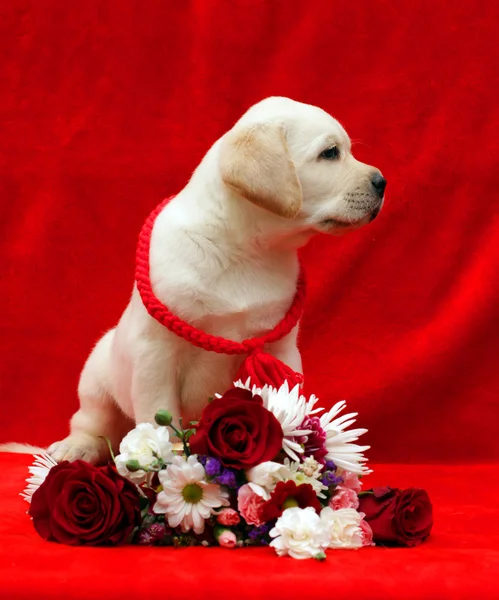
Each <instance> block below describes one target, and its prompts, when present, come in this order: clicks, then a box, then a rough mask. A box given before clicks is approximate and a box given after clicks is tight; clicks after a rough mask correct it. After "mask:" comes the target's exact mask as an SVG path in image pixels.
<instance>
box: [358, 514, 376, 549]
mask: <svg viewBox="0 0 499 600" xmlns="http://www.w3.org/2000/svg"><path fill="white" fill-rule="evenodd" d="M360 516H361V517H362V521H361V522H360V530H361V532H362V533H361V536H362V546H374V542H373V530H372V529H371V526H370V525H369V523H368V522H367V521H366V520H365V519H364V517H365V516H366V515H365V514H364V513H360Z"/></svg>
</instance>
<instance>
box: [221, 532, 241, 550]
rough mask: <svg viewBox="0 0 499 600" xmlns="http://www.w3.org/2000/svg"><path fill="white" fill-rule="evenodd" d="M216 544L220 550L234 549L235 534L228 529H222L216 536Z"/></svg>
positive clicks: (235, 542) (235, 543)
mask: <svg viewBox="0 0 499 600" xmlns="http://www.w3.org/2000/svg"><path fill="white" fill-rule="evenodd" d="M218 543H219V544H220V546H222V548H235V547H236V545H237V538H236V534H235V533H234V532H233V531H230V529H224V530H223V531H222V533H221V534H220V535H219V536H218Z"/></svg>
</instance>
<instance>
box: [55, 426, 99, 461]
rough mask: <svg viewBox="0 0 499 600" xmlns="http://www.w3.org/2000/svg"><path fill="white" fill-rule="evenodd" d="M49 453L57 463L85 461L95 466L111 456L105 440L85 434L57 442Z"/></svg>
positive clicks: (71, 436) (70, 436) (74, 435)
mask: <svg viewBox="0 0 499 600" xmlns="http://www.w3.org/2000/svg"><path fill="white" fill-rule="evenodd" d="M48 453H49V454H50V456H52V458H53V459H54V460H56V461H57V462H62V461H63V460H68V461H70V462H73V461H75V460H84V461H86V462H89V463H91V464H93V465H96V464H98V463H101V462H104V461H105V460H106V459H107V458H108V454H109V452H108V449H107V446H106V443H105V441H104V440H102V439H101V438H98V437H95V436H93V435H88V434H83V433H82V434H73V435H69V436H68V437H67V438H66V439H64V440H61V441H60V442H55V443H54V444H52V445H51V446H50V448H49V449H48Z"/></svg>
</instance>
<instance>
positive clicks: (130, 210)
mask: <svg viewBox="0 0 499 600" xmlns="http://www.w3.org/2000/svg"><path fill="white" fill-rule="evenodd" d="M496 7H497V3H496V2H493V1H491V2H477V1H476V0H460V1H456V2H453V3H450V2H449V3H435V2H433V1H430V0H428V1H414V2H413V1H411V2H409V1H407V2H392V1H388V0H386V1H385V0H378V1H376V2H373V1H368V0H365V1H360V0H357V1H356V2H347V1H344V2H332V1H331V0H324V1H314V2H312V1H310V0H307V1H305V0H304V1H292V0H288V1H287V2H277V1H271V0H269V1H267V2H264V1H263V0H260V1H257V0H255V1H253V2H249V1H246V2H245V1H243V0H237V1H233V2H221V1H219V2H216V1H206V0H198V1H191V2H168V1H162V2H160V1H152V0H149V1H148V2H139V1H131V0H129V1H124V2H123V1H119V2H118V1H114V0H106V1H100V2H99V1H95V0H87V1H85V2H81V3H78V2H76V3H75V2H71V3H67V2H62V1H59V2H50V1H41V2H35V1H32V2H28V1H21V0H19V1H16V2H12V1H5V0H4V2H2V4H1V6H0V12H1V15H0V16H1V19H0V26H1V32H0V52H1V56H2V60H1V73H0V81H1V82H2V84H1V87H2V91H1V94H0V110H1V114H0V123H1V124H0V126H1V128H2V131H1V132H0V144H1V148H2V150H1V154H0V177H1V179H0V182H1V183H0V185H1V190H0V203H1V207H0V208H1V210H0V215H1V218H0V252H1V260H2V272H1V276H0V299H1V300H0V302H1V317H0V318H1V323H0V327H1V345H0V384H1V390H0V399H1V400H0V401H1V408H2V416H1V419H0V441H9V440H16V441H26V442H31V443H39V444H48V443H49V442H52V441H54V440H55V439H58V438H60V437H61V436H64V435H65V434H66V429H67V421H68V419H69V417H70V416H71V414H72V413H73V411H74V410H75V409H76V406H77V398H76V393H75V388H76V384H77V379H78V375H79V371H80V369H81V367H82V365H83V362H84V360H85V358H86V355H87V354H88V352H89V350H90V348H91V346H92V344H93V343H94V342H95V341H96V339H97V338H98V337H99V336H100V335H101V333H102V332H104V330H105V329H106V328H108V327H110V326H112V325H113V324H114V323H115V322H116V321H117V319H118V318H119V316H120V313H121V311H122V310H123V309H124V307H125V305H126V302H127V300H128V297H129V294H130V291H131V287H132V281H133V269H134V264H133V263H134V250H135V242H136V237H137V233H138V231H139V228H140V226H141V224H142V222H143V220H144V219H145V217H146V216H147V215H148V213H149V212H150V211H151V209H152V208H153V207H154V206H155V205H156V204H157V203H158V202H159V201H160V200H161V199H162V198H163V197H165V196H167V195H169V194H172V193H175V192H176V191H178V190H179V189H181V187H183V185H184V184H185V182H186V181H187V179H188V177H189V175H190V173H191V172H192V170H193V169H194V167H195V166H196V165H197V163H198V162H199V160H200V159H201V157H202V156H203V154H204V153H205V152H206V151H207V149H208V148H209V146H210V145H211V144H212V143H213V142H214V141H215V140H216V139H217V138H218V137H219V136H220V135H221V134H222V133H224V132H225V131H226V130H227V129H228V128H229V127H230V126H231V125H232V124H233V122H234V121H235V120H236V119H237V118H238V117H239V116H240V115H241V114H242V113H243V112H244V111H245V110H246V108H248V107H249V106H250V105H251V104H253V103H254V102H257V101H258V100H260V99H262V98H264V97H266V96H269V95H286V96H290V97H292V98H294V99H297V100H301V101H304V102H309V103H315V104H318V105H320V106H321V107H323V108H324V109H326V110H327V111H329V112H331V113H332V114H333V115H334V116H336V117H337V118H338V119H339V120H340V121H341V122H342V123H343V124H344V125H345V126H346V128H347V130H348V131H349V133H350V135H351V137H352V138H353V139H354V140H355V141H356V144H355V146H354V149H355V153H356V155H357V157H358V158H359V159H361V160H364V161H366V162H369V163H371V164H374V165H376V166H378V167H380V168H381V169H382V171H383V173H384V174H385V176H386V177H387V179H388V182H389V184H388V190H387V192H388V193H387V202H386V205H385V209H384V211H383V212H382V213H381V215H380V217H379V218H378V220H377V221H376V222H375V223H374V224H372V225H371V226H369V227H368V228H364V229H362V230H360V231H359V232H356V233H353V234H351V235H349V236H347V237H345V238H342V239H336V238H327V237H321V238H317V239H315V240H314V241H313V242H312V243H311V244H310V245H309V246H308V247H307V248H306V250H305V252H304V262H305V265H306V267H307V270H308V273H309V280H310V294H309V299H308V303H307V312H306V316H305V319H304V321H303V334H302V337H301V348H302V352H303V355H304V365H305V374H306V378H307V387H308V390H309V391H312V392H315V393H316V394H318V395H319V396H320V397H321V399H322V400H323V402H324V403H325V404H328V405H330V404H331V403H332V402H333V401H335V400H338V399H341V398H345V399H347V400H348V403H349V407H350V408H352V409H355V410H358V411H359V412H360V413H361V418H360V422H361V423H362V425H365V426H367V427H369V429H370V433H369V442H370V443H371V444H372V445H373V450H372V453H371V457H372V459H373V460H375V461H385V462H386V461H402V462H403V461H405V462H425V461H429V462H436V461H440V462H444V463H445V462H449V461H456V462H457V461H489V460H493V459H497V458H498V455H499V436H497V417H498V407H497V401H498V391H499V385H498V382H499V369H498V368H497V357H498V355H499V348H498V333H499V330H498V329H499V327H498V322H499V321H498V300H497V297H498V291H499V290H498V287H499V276H498V273H497V271H498V258H499V252H498V247H499V242H498V240H499V226H498V222H499V219H498V210H499V208H498V206H499V205H498V202H497V186H498V184H497V168H496V169H494V165H495V163H496V161H497V152H498V143H497V139H498V137H499V131H498V127H497V126H498V103H497V97H496V94H497V79H496V73H497V58H498V57H497V50H496V49H497V34H496V32H495V31H494V26H495V25H496V24H497V20H498V18H499V15H498V11H497V8H496Z"/></svg>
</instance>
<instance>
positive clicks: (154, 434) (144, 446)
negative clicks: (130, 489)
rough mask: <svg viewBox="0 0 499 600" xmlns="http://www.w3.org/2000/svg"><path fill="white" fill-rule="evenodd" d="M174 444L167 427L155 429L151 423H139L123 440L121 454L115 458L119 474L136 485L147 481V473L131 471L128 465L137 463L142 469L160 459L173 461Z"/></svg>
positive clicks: (141, 470)
mask: <svg viewBox="0 0 499 600" xmlns="http://www.w3.org/2000/svg"><path fill="white" fill-rule="evenodd" d="M172 448H173V447H172V443H171V442H170V433H169V431H168V428H167V427H155V426H154V425H152V424H151V423H139V424H138V425H137V426H136V427H135V429H132V431H130V432H129V433H127V435H126V436H125V437H124V438H123V440H122V441H121V444H120V453H119V454H118V456H116V458H115V461H114V462H115V464H116V468H117V470H118V473H119V474H120V475H122V476H123V477H126V478H127V479H129V480H130V481H133V482H134V483H136V484H140V483H142V482H143V481H145V479H146V477H147V472H146V471H144V470H143V469H139V470H138V471H133V472H131V471H129V470H128V469H127V466H126V465H127V463H128V462H129V461H130V460H134V461H137V462H138V464H139V465H140V466H142V467H146V468H149V467H151V466H153V465H154V464H155V463H156V462H157V460H158V458H161V459H162V460H163V461H164V462H171V461H172V459H173V452H172Z"/></svg>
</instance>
